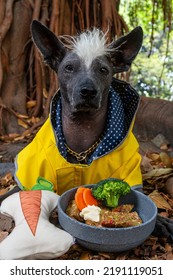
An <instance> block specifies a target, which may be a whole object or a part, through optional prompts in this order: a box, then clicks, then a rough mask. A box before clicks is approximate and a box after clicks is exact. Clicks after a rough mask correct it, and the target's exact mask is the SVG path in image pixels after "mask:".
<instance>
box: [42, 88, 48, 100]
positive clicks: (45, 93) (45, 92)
mask: <svg viewBox="0 0 173 280" xmlns="http://www.w3.org/2000/svg"><path fill="white" fill-rule="evenodd" d="M43 96H44V97H45V98H48V92H47V90H46V88H43Z"/></svg>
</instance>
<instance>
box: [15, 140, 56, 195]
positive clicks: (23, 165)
mask: <svg viewBox="0 0 173 280" xmlns="http://www.w3.org/2000/svg"><path fill="white" fill-rule="evenodd" d="M15 166H16V171H15V180H16V181H17V183H18V185H19V187H20V188H21V189H23V187H24V188H25V189H28V190H30V189H31V188H32V187H33V186H34V185H35V183H36V180H37V178H38V177H39V176H42V177H44V178H45V179H47V180H49V181H50V182H52V183H53V184H56V179H55V174H54V172H53V170H52V167H51V165H50V164H49V159H48V158H47V156H46V152H45V149H44V147H43V146H42V144H41V142H40V140H39V137H37V136H36V137H35V138H34V140H33V141H32V142H31V143H30V144H29V145H27V146H26V147H25V148H24V149H23V150H22V151H21V152H20V153H19V154H18V155H17V157H16V159H15Z"/></svg>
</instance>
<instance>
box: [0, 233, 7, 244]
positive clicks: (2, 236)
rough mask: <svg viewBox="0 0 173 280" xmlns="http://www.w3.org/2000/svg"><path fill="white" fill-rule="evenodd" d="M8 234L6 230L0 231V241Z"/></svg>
mask: <svg viewBox="0 0 173 280" xmlns="http://www.w3.org/2000/svg"><path fill="white" fill-rule="evenodd" d="M7 236H8V232H7V231H0V242H1V241H2V240H4V239H5V238H6V237H7Z"/></svg>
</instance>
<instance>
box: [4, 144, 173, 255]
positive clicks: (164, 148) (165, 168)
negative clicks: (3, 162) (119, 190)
mask: <svg viewBox="0 0 173 280" xmlns="http://www.w3.org/2000/svg"><path fill="white" fill-rule="evenodd" d="M157 141H158V139H157ZM159 141H160V139H159ZM158 143H159V145H160V149H161V152H160V153H159V152H155V151H153V152H146V153H144V154H143V155H142V162H141V170H142V174H143V187H144V193H145V194H146V195H149V196H150V198H151V199H152V200H153V201H154V203H155V204H156V205H157V208H158V212H159V214H160V215H161V216H163V217H167V218H170V219H173V150H172V149H171V148H170V147H169V145H168V144H167V143H165V144H164V143H161V144H160V142H158ZM15 185H16V182H15V181H14V178H13V177H12V175H11V174H9V173H8V174H6V176H4V177H0V195H2V194H3V193H5V192H8V191H9V190H10V189H11V188H13V187H14V186H15ZM3 219H4V217H3ZM7 219H10V218H9V217H8V218H7ZM50 220H51V222H52V223H54V224H56V223H57V214H56V213H53V214H52V216H51V217H50ZM0 221H2V215H1V216H0ZM9 227H10V228H9ZM13 227H14V223H13V222H12V221H11V220H10V221H9V222H7V223H5V222H4V221H3V227H2V223H0V240H3V239H4V238H6V236H7V235H8V234H9V233H10V232H11V231H12V230H13ZM58 259H62V260H63V259H64V260H65V259H68V260H173V244H172V243H170V242H169V241H168V240H167V239H166V238H159V237H155V236H152V235H151V236H150V237H149V238H148V239H147V240H146V241H145V242H144V243H143V244H142V245H140V246H138V247H136V248H134V249H132V250H129V251H126V252H122V253H103V252H94V251H89V250H86V249H85V248H83V247H81V246H79V245H77V244H75V245H73V246H72V247H71V248H70V250H69V251H68V252H67V253H66V254H64V255H63V256H61V257H59V258H58Z"/></svg>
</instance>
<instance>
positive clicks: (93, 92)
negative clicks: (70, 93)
mask: <svg viewBox="0 0 173 280" xmlns="http://www.w3.org/2000/svg"><path fill="white" fill-rule="evenodd" d="M80 94H81V96H82V97H84V98H86V97H95V96H96V94H97V91H96V90H95V89H88V88H87V87H84V88H82V89H81V91H80Z"/></svg>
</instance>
